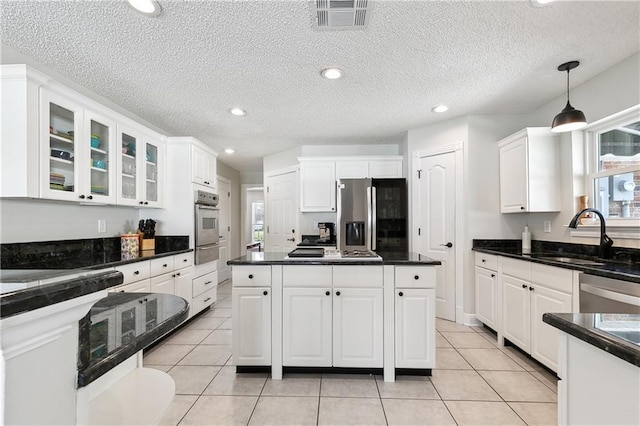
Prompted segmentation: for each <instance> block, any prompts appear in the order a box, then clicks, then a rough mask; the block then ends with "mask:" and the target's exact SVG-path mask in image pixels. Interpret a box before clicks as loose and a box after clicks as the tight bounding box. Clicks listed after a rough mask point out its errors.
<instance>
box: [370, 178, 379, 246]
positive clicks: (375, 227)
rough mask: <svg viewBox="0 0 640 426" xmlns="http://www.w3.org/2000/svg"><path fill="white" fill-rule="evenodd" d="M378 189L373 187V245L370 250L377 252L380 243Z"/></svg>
mask: <svg viewBox="0 0 640 426" xmlns="http://www.w3.org/2000/svg"><path fill="white" fill-rule="evenodd" d="M377 192H378V191H377V189H376V187H375V186H373V187H371V207H372V208H371V223H372V226H371V228H372V229H371V245H370V246H369V248H370V249H371V250H374V251H375V250H377V246H376V241H378V238H377V235H378V204H377V201H376V199H377V198H378V197H377Z"/></svg>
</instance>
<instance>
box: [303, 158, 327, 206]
mask: <svg viewBox="0 0 640 426" xmlns="http://www.w3.org/2000/svg"><path fill="white" fill-rule="evenodd" d="M299 160H300V211H301V212H335V211H336V163H335V161H325V160H305V159H299Z"/></svg>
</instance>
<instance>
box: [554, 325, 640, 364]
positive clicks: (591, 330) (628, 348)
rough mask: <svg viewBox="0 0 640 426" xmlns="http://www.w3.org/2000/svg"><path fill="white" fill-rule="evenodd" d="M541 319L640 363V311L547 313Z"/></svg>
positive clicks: (610, 351) (595, 345)
mask: <svg viewBox="0 0 640 426" xmlns="http://www.w3.org/2000/svg"><path fill="white" fill-rule="evenodd" d="M542 321H544V322H546V323H547V324H549V325H551V326H553V327H555V328H557V329H559V330H562V331H564V332H565V333H567V334H570V335H572V336H574V337H577V338H578V339H580V340H583V341H585V342H587V343H589V344H590V345H593V346H594V347H596V348H598V349H602V350H603V351H605V352H608V353H610V354H611V355H613V356H616V357H618V358H620V359H623V360H625V361H627V362H629V363H631V364H633V365H635V366H637V367H640V315H637V314H554V313H546V314H544V315H542Z"/></svg>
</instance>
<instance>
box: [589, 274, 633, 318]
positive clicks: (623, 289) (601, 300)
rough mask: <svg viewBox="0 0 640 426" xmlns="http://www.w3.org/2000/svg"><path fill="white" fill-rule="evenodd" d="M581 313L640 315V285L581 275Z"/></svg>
mask: <svg viewBox="0 0 640 426" xmlns="http://www.w3.org/2000/svg"><path fill="white" fill-rule="evenodd" d="M580 312H585V313H618V314H640V283H634V282H631V281H622V280H615V279H611V278H605V277H600V276H596V275H589V274H580Z"/></svg>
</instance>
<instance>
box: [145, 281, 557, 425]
mask: <svg viewBox="0 0 640 426" xmlns="http://www.w3.org/2000/svg"><path fill="white" fill-rule="evenodd" d="M436 328H437V357H436V358H437V368H436V369H434V370H433V375H432V376H431V377H415V376H398V377H397V378H396V381H395V382H394V383H386V382H384V381H383V380H382V377H381V376H373V375H367V374H363V375H337V374H307V375H297V374H296V375H294V374H285V376H284V379H283V380H281V381H277V380H276V381H272V380H271V379H270V378H269V377H268V374H236V373H235V369H234V367H233V361H232V357H231V285H230V283H229V282H225V283H222V284H221V285H220V286H219V287H218V302H216V304H215V305H214V307H213V308H212V309H210V310H209V311H207V312H205V313H204V314H203V315H200V316H199V317H197V318H195V319H193V320H192V321H190V322H189V323H187V324H185V325H184V326H183V327H182V328H181V329H179V330H177V331H176V332H174V333H173V334H172V335H170V336H168V337H167V338H165V339H164V341H162V342H161V343H160V344H158V345H156V346H155V347H153V348H152V349H150V350H148V351H147V352H146V353H145V356H144V362H145V365H146V366H147V367H153V368H158V369H160V370H162V371H166V372H167V373H168V374H170V375H171V376H172V377H173V379H174V381H175V383H176V396H175V397H174V399H173V401H172V403H171V405H170V407H169V408H168V409H167V411H166V412H165V413H164V417H163V419H162V421H161V424H163V425H223V424H242V425H246V424H250V425H267V424H271V425H307V424H309V425H329V424H331V425H377V424H382V425H384V424H388V425H448V424H459V425H516V424H518V425H522V424H528V425H555V424H556V423H557V421H556V413H557V405H556V400H557V397H556V392H557V390H556V377H555V375H553V374H550V373H549V372H548V371H547V370H545V369H544V368H543V367H541V366H540V365H539V364H537V363H536V362H535V361H533V360H531V359H530V358H529V357H527V356H526V355H523V354H522V353H521V352H519V351H518V350H516V349H514V348H511V347H500V346H499V345H498V343H497V341H496V338H495V336H494V335H493V334H491V332H489V331H488V330H486V329H484V328H481V327H467V326H463V325H459V324H455V323H452V322H449V321H445V320H440V319H438V320H437V322H436Z"/></svg>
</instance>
